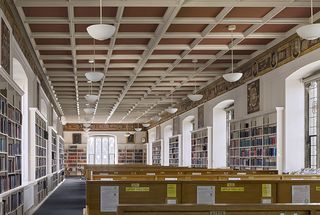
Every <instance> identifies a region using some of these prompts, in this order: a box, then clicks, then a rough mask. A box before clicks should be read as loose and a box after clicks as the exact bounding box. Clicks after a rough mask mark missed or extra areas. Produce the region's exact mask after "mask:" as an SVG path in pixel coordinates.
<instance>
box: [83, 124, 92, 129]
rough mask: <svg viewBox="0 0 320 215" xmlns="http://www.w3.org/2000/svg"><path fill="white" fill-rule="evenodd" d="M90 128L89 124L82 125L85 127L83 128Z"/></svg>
mask: <svg viewBox="0 0 320 215" xmlns="http://www.w3.org/2000/svg"><path fill="white" fill-rule="evenodd" d="M90 126H91V124H90V123H83V127H85V128H89V127H90Z"/></svg>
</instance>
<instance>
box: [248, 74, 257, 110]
mask: <svg viewBox="0 0 320 215" xmlns="http://www.w3.org/2000/svg"><path fill="white" fill-rule="evenodd" d="M247 109H248V114H251V113H254V112H257V111H259V110H260V80H259V79H258V80H255V81H253V82H251V83H249V84H248V85H247Z"/></svg>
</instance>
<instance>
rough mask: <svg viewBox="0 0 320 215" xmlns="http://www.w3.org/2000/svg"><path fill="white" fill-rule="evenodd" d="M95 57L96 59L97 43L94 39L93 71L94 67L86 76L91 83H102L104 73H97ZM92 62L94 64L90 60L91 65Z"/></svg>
mask: <svg viewBox="0 0 320 215" xmlns="http://www.w3.org/2000/svg"><path fill="white" fill-rule="evenodd" d="M95 57H96V42H95V40H94V39H93V71H92V67H91V71H90V72H87V73H86V74H85V76H86V78H87V79H88V80H89V81H91V82H97V81H101V79H102V78H103V76H104V74H103V73H102V72H96V59H95ZM90 62H92V61H91V60H89V63H90ZM91 64H92V63H91Z"/></svg>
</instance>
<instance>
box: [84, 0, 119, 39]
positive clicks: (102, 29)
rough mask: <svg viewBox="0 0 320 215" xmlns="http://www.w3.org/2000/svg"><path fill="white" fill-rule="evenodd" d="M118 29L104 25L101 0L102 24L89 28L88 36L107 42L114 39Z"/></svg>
mask: <svg viewBox="0 0 320 215" xmlns="http://www.w3.org/2000/svg"><path fill="white" fill-rule="evenodd" d="M115 31H116V28H115V27H114V26H113V25H108V24H102V0H100V24H95V25H90V26H89V27H87V32H88V34H89V35H90V36H91V37H92V38H94V39H96V40H106V39H109V38H110V37H112V35H113V34H114V32H115Z"/></svg>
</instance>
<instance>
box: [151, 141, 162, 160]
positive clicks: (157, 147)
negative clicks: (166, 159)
mask: <svg viewBox="0 0 320 215" xmlns="http://www.w3.org/2000/svg"><path fill="white" fill-rule="evenodd" d="M152 165H156V166H161V165H163V140H156V141H154V142H153V143H152Z"/></svg>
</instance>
